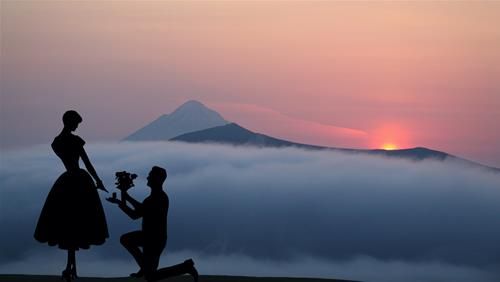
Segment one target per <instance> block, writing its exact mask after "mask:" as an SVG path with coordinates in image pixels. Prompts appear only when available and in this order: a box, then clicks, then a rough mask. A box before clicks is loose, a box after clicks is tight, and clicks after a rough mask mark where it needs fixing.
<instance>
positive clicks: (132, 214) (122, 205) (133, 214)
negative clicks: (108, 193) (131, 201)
mask: <svg viewBox="0 0 500 282" xmlns="http://www.w3.org/2000/svg"><path fill="white" fill-rule="evenodd" d="M118 206H119V207H120V209H121V210H122V211H123V212H124V213H126V214H127V215H128V216H129V217H130V218H131V219H138V218H141V217H142V214H141V213H139V212H138V210H136V209H135V210H133V209H131V208H130V207H129V206H127V203H126V202H121V203H119V204H118Z"/></svg>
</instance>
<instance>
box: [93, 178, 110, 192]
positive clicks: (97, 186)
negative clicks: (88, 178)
mask: <svg viewBox="0 0 500 282" xmlns="http://www.w3.org/2000/svg"><path fill="white" fill-rule="evenodd" d="M95 186H96V188H97V189H100V190H103V191H106V193H107V192H108V190H106V187H104V184H103V183H102V181H101V179H97V180H96V182H95Z"/></svg>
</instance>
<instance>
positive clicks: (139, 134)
mask: <svg viewBox="0 0 500 282" xmlns="http://www.w3.org/2000/svg"><path fill="white" fill-rule="evenodd" d="M227 123H228V122H227V121H226V120H224V118H222V116H221V115H220V114H219V113H217V112H216V111H214V110H211V109H209V108H207V107H206V106H205V105H203V104H202V103H200V102H198V101H194V100H191V101H188V102H186V103H184V104H183V105H181V106H180V107H179V108H177V109H176V110H175V111H174V112H172V113H171V114H168V115H167V114H165V115H162V116H160V117H159V118H158V119H156V120H155V121H153V122H151V123H149V124H148V125H146V126H144V127H143V128H141V129H139V130H137V131H136V132H134V133H132V134H130V135H129V136H127V137H125V138H124V140H126V141H159V140H165V141H166V140H169V139H171V138H173V137H175V136H178V135H181V134H184V133H187V132H193V131H198V130H203V129H207V128H211V127H214V126H220V125H225V124H227Z"/></svg>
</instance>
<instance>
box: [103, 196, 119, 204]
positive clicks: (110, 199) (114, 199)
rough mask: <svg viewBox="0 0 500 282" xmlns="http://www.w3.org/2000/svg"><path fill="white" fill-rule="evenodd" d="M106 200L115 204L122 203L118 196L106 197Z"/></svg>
mask: <svg viewBox="0 0 500 282" xmlns="http://www.w3.org/2000/svg"><path fill="white" fill-rule="evenodd" d="M106 200H107V201H108V202H110V203H113V204H120V202H121V201H120V200H119V199H118V198H112V197H109V198H106Z"/></svg>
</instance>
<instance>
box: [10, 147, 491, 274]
mask: <svg viewBox="0 0 500 282" xmlns="http://www.w3.org/2000/svg"><path fill="white" fill-rule="evenodd" d="M86 149H87V153H88V154H89V155H90V158H91V160H92V161H93V163H94V166H95V168H96V170H97V171H98V174H99V176H100V177H101V178H102V179H103V181H104V183H105V185H106V186H107V188H108V190H110V192H112V191H115V189H114V185H113V183H114V173H115V172H116V171H120V170H128V171H131V172H134V173H137V174H138V175H139V178H138V179H137V181H136V187H135V188H133V190H132V194H133V195H134V196H136V198H138V199H140V200H142V199H143V198H145V197H146V196H147V194H148V192H149V189H148V188H147V187H146V185H145V178H146V176H147V173H148V172H149V170H150V168H151V167H152V166H153V165H159V166H162V167H165V168H166V169H167V170H168V179H167V182H166V185H165V190H166V191H167V193H168V195H169V197H170V210H169V223H168V228H169V230H168V232H169V237H168V243H167V248H166V250H165V251H164V253H163V257H162V261H161V263H160V264H161V265H162V266H167V265H170V264H174V263H178V262H181V261H183V260H184V259H186V258H188V257H192V258H193V259H194V260H195V262H196V265H197V267H198V269H199V271H200V273H202V274H227V275H229V274H231V275H252V276H295V277H301V276H302V277H304V276H305V277H324V278H342V279H353V280H362V281H385V282H393V281H394V282H395V281H422V282H427V281H484V282H489V281H492V282H493V281H499V280H500V174H498V173H496V174H495V173H493V172H491V171H484V170H481V169H480V168H478V167H468V166H464V165H463V164H459V163H454V162H453V161H434V160H426V161H420V162H414V161H409V160H403V159H389V158H384V157H378V156H367V155H361V154H346V153H339V152H331V151H308V150H302V149H295V148H283V149H270V148H266V149H258V148H249V147H230V146H222V145H208V144H198V145H196V144H184V143H173V142H151V143H149V142H144V143H113V144H95V145H88V146H86ZM0 161H1V163H0V226H1V227H2V228H1V229H2V232H1V233H0V273H39V274H58V273H60V271H61V270H62V269H63V268H64V266H65V260H66V255H65V253H64V251H62V250H59V249H57V248H55V247H48V246H47V245H43V244H40V243H38V242H36V241H35V240H34V239H33V231H34V228H35V226H36V222H37V219H38V215H39V213H40V210H41V208H42V206H43V204H44V201H45V197H46V196H47V193H48V191H49V190H50V188H51V186H52V184H53V182H54V181H55V179H56V178H57V177H58V176H59V175H60V174H61V173H62V172H63V171H64V167H63V166H62V164H61V162H60V160H59V159H57V157H56V156H55V155H54V153H53V152H52V151H51V150H50V146H48V145H46V146H37V147H32V148H29V149H24V150H17V151H9V152H1V159H0ZM99 193H100V196H101V199H102V200H103V205H104V207H105V211H106V216H107V220H108V225H109V227H110V238H109V240H108V241H107V242H106V243H105V244H104V245H102V246H94V247H92V248H91V249H90V250H84V251H80V252H78V254H77V261H78V263H79V272H80V275H84V276H85V275H95V276H125V275H128V274H129V273H131V272H135V271H136V270H137V266H135V264H134V262H133V259H132V257H131V256H130V255H129V254H128V253H127V252H126V251H125V249H123V247H121V246H120V244H119V237H120V235H121V234H123V233H125V232H128V231H132V230H135V229H138V228H140V220H138V221H132V220H131V219H129V218H127V217H126V216H125V215H124V214H123V213H122V212H121V211H120V210H119V209H118V208H117V207H116V206H114V205H112V204H110V203H108V202H106V201H105V200H104V198H105V197H108V196H109V195H108V194H106V193H103V192H99Z"/></svg>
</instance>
